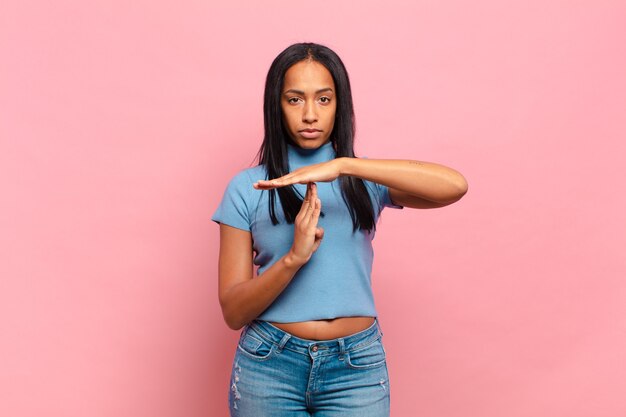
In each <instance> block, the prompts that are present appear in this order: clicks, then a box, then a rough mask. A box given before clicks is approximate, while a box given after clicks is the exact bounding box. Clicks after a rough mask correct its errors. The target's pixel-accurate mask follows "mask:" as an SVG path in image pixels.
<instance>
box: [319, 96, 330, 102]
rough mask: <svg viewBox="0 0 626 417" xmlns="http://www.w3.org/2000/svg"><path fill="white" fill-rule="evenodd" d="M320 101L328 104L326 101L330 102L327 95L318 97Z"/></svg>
mask: <svg viewBox="0 0 626 417" xmlns="http://www.w3.org/2000/svg"><path fill="white" fill-rule="evenodd" d="M320 101H321V102H322V104H328V103H330V98H328V97H320Z"/></svg>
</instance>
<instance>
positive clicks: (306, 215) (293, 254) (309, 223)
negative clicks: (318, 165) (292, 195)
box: [289, 182, 324, 265]
mask: <svg viewBox="0 0 626 417" xmlns="http://www.w3.org/2000/svg"><path fill="white" fill-rule="evenodd" d="M321 210H322V202H321V201H320V199H319V198H318V197H317V184H315V183H314V182H310V183H307V188H306V194H305V196H304V200H303V201H302V207H300V212H299V213H298V215H297V216H296V220H295V222H294V237H293V245H292V246H291V249H290V250H289V257H290V258H291V260H292V261H293V262H295V263H296V264H300V265H304V264H305V263H307V262H308V261H309V259H311V256H312V255H313V252H315V251H316V250H317V248H319V246H320V243H322V238H323V237H324V229H322V228H321V227H317V222H318V220H319V218H320V212H321Z"/></svg>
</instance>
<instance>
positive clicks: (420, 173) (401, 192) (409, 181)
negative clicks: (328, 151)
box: [254, 157, 467, 208]
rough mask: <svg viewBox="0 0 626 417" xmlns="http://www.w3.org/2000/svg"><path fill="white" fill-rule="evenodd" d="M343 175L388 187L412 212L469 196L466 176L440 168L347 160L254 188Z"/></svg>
mask: <svg viewBox="0 0 626 417" xmlns="http://www.w3.org/2000/svg"><path fill="white" fill-rule="evenodd" d="M341 175H352V176H355V177H358V178H361V179H364V180H368V181H372V182H375V183H378V184H382V185H385V186H387V187H389V196H390V197H391V200H392V201H393V202H394V203H395V204H398V205H401V206H404V207H411V208H434V207H443V206H446V205H448V204H452V203H454V202H455V201H458V200H459V199H460V198H461V197H463V196H464V195H465V193H466V192H467V181H466V180H465V178H464V177H463V175H461V174H460V173H459V172H458V171H455V170H454V169H452V168H448V167H446V166H443V165H440V164H435V163H432V162H421V161H409V160H395V159H361V158H345V157H343V158H336V159H333V160H332V161H328V162H322V163H320V164H315V165H309V166H307V167H302V168H299V169H297V170H295V171H293V172H291V173H289V174H287V175H285V176H283V177H280V178H276V179H273V180H260V181H257V182H256V183H255V184H254V187H255V188H257V189H264V190H266V189H271V188H276V187H284V186H286V185H290V184H296V183H300V184H303V183H307V182H309V181H333V180H334V179H336V178H337V177H338V176H341Z"/></svg>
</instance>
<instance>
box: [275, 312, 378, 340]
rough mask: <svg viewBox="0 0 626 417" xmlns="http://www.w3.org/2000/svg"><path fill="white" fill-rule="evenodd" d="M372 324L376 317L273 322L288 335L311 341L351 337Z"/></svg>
mask: <svg viewBox="0 0 626 417" xmlns="http://www.w3.org/2000/svg"><path fill="white" fill-rule="evenodd" d="M372 323H374V317H339V318H336V319H330V320H313V321H298V322H294V323H274V322H271V324H272V325H274V326H276V327H278V328H279V329H281V330H283V331H285V332H287V333H291V334H292V335H294V336H296V337H299V338H302V339H309V340H330V339H337V338H338V337H345V336H349V335H351V334H354V333H358V332H360V331H362V330H365V329H367V328H368V327H370V326H371V325H372Z"/></svg>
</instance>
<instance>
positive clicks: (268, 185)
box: [253, 158, 342, 190]
mask: <svg viewBox="0 0 626 417" xmlns="http://www.w3.org/2000/svg"><path fill="white" fill-rule="evenodd" d="M341 166H342V161H341V158H336V159H332V160H330V161H327V162H322V163H319V164H313V165H309V166H306V167H302V168H298V169H296V170H295V171H292V172H290V173H289V174H287V175H283V176H282V177H279V178H275V179H273V180H259V181H257V182H255V183H254V184H253V187H254V188H256V189H257V190H271V189H272V188H278V187H284V186H286V185H291V184H307V183H310V182H318V181H321V182H330V181H334V180H335V179H337V177H339V176H340V175H341ZM307 190H308V189H307Z"/></svg>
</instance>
